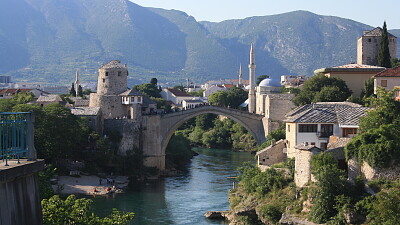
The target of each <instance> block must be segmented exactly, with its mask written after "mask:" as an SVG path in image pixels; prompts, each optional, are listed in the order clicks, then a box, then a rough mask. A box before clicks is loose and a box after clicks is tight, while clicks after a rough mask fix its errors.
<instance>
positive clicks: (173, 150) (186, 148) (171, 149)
mask: <svg viewBox="0 0 400 225" xmlns="http://www.w3.org/2000/svg"><path fill="white" fill-rule="evenodd" d="M191 149H192V148H191V146H190V141H189V139H188V138H186V137H185V136H184V135H183V134H182V133H181V132H180V131H177V132H175V134H174V135H173V136H172V138H171V140H170V141H169V143H168V146H167V149H166V151H165V153H166V160H167V162H168V163H169V164H171V163H172V164H173V167H176V166H177V167H178V168H179V167H182V166H184V165H185V164H186V163H188V162H189V161H190V159H191V158H192V157H193V153H192V151H191Z"/></svg>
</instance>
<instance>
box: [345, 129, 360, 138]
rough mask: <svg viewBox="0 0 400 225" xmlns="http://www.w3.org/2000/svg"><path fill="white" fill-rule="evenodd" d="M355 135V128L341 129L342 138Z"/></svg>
mask: <svg viewBox="0 0 400 225" xmlns="http://www.w3.org/2000/svg"><path fill="white" fill-rule="evenodd" d="M356 134H357V128H343V137H354V135H356Z"/></svg>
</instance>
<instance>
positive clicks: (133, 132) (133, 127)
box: [104, 119, 141, 155]
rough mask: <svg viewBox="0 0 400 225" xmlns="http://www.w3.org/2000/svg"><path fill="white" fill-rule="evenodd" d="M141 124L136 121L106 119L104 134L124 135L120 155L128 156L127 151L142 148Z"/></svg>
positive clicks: (119, 150)
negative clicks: (115, 132) (116, 132)
mask: <svg viewBox="0 0 400 225" xmlns="http://www.w3.org/2000/svg"><path fill="white" fill-rule="evenodd" d="M140 127H141V124H140V122H136V121H134V120H127V119H125V120H121V119H106V120H104V133H107V132H112V131H118V132H119V133H120V134H121V135H122V139H121V142H120V146H119V149H118V154H120V155H126V153H127V151H132V150H135V149H136V150H137V149H139V148H140V145H141V144H140V135H141V130H140Z"/></svg>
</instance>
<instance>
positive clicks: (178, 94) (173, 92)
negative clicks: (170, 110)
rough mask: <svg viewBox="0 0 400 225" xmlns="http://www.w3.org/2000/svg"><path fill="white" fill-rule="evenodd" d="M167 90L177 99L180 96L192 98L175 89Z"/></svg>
mask: <svg viewBox="0 0 400 225" xmlns="http://www.w3.org/2000/svg"><path fill="white" fill-rule="evenodd" d="M167 89H168V91H170V92H171V93H172V94H173V95H175V96H176V97H178V96H179V97H192V96H191V95H189V94H187V93H185V92H183V91H180V90H177V89H173V88H167Z"/></svg>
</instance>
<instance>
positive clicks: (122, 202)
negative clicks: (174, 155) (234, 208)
mask: <svg viewBox="0 0 400 225" xmlns="http://www.w3.org/2000/svg"><path fill="white" fill-rule="evenodd" d="M195 151H197V152H198V153H199V155H198V156H196V157H195V158H194V159H193V160H192V162H191V164H190V165H188V170H187V172H185V173H184V174H182V175H180V176H177V177H168V178H164V179H160V180H157V181H153V182H148V183H146V184H141V185H135V187H134V188H132V189H131V190H129V191H128V192H127V193H125V194H119V195H116V196H115V198H109V199H106V198H98V197H97V198H96V199H94V201H95V204H94V207H93V209H94V211H95V213H96V214H98V215H99V216H104V215H107V214H109V213H110V212H111V209H112V208H118V209H119V210H122V211H133V212H135V219H134V221H133V223H132V224H140V225H144V224H221V222H215V221H210V220H206V219H205V218H204V217H203V214H204V213H205V212H207V211H209V210H227V209H228V208H229V203H228V198H227V195H228V190H229V189H230V188H231V187H232V181H231V180H230V179H228V177H230V176H235V175H236V168H237V167H238V166H240V165H241V164H242V163H243V162H245V161H249V160H253V159H254V156H253V155H250V154H249V153H240V152H231V151H229V150H214V149H195Z"/></svg>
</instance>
